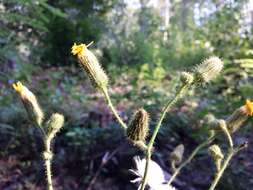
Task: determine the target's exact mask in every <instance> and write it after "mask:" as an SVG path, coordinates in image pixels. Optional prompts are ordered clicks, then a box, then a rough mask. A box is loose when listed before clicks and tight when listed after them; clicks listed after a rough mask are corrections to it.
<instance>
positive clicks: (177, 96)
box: [141, 84, 190, 190]
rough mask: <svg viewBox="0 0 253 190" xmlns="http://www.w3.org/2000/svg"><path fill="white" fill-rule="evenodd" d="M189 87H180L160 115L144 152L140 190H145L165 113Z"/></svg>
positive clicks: (187, 85)
mask: <svg viewBox="0 0 253 190" xmlns="http://www.w3.org/2000/svg"><path fill="white" fill-rule="evenodd" d="M189 87H190V85H189V84H185V85H182V87H181V88H180V89H179V90H178V91H177V93H176V95H175V97H174V98H173V99H172V100H170V101H169V102H168V103H167V104H166V105H165V108H164V110H163V112H162V115H161V117H160V119H159V121H158V123H157V125H156V126H155V129H154V132H153V134H152V137H151V139H150V141H149V143H148V148H147V152H146V165H145V172H144V176H143V179H142V184H141V190H144V189H145V186H146V183H147V175H148V169H149V162H150V160H151V155H152V149H153V145H154V142H155V138H156V136H157V134H158V131H159V129H160V127H161V124H162V121H163V119H164V118H165V115H166V113H167V112H168V111H169V110H170V109H171V108H172V107H173V106H174V105H175V104H176V103H177V101H178V100H179V99H180V98H181V97H182V96H183V95H184V93H185V91H186V90H187V89H188V88H189Z"/></svg>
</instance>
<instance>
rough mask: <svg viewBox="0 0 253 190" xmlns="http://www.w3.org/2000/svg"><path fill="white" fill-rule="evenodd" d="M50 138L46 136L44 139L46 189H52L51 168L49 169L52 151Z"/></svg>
mask: <svg viewBox="0 0 253 190" xmlns="http://www.w3.org/2000/svg"><path fill="white" fill-rule="evenodd" d="M50 146H51V140H50V139H48V138H47V137H46V139H45V149H46V150H45V152H44V161H45V166H46V177H47V189H48V190H53V182H52V170H51V161H52V151H51V148H50Z"/></svg>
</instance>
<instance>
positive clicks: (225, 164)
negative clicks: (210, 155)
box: [208, 148, 235, 190]
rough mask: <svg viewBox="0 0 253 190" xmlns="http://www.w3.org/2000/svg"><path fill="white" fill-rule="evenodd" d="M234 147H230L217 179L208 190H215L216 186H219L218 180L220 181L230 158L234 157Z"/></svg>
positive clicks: (216, 176)
mask: <svg viewBox="0 0 253 190" xmlns="http://www.w3.org/2000/svg"><path fill="white" fill-rule="evenodd" d="M234 153H235V152H234V149H233V148H230V149H229V152H228V156H227V158H226V160H225V161H224V163H223V166H222V168H221V169H220V171H219V172H218V173H217V174H216V175H215V179H214V181H213V182H212V184H211V186H210V187H209V189H208V190H214V189H215V187H216V186H217V184H218V182H219V181H220V178H221V177H222V175H223V173H224V171H225V169H226V168H227V166H228V164H229V162H230V160H231V159H232V157H233V156H234Z"/></svg>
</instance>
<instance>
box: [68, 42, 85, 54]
mask: <svg viewBox="0 0 253 190" xmlns="http://www.w3.org/2000/svg"><path fill="white" fill-rule="evenodd" d="M86 48H87V46H86V45H85V44H80V45H76V43H74V45H73V46H72V48H71V53H72V54H73V55H80V54H81V53H82V52H83V50H85V49H86Z"/></svg>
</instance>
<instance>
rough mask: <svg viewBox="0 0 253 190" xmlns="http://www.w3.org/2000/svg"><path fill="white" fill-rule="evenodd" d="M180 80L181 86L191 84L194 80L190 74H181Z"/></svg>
mask: <svg viewBox="0 0 253 190" xmlns="http://www.w3.org/2000/svg"><path fill="white" fill-rule="evenodd" d="M180 80H181V82H182V83H183V84H191V83H192V82H193V80H194V77H193V75H192V74H191V73H188V72H182V73H181V76H180Z"/></svg>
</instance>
